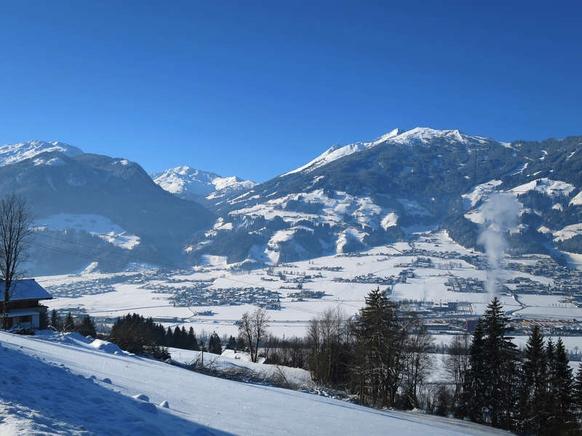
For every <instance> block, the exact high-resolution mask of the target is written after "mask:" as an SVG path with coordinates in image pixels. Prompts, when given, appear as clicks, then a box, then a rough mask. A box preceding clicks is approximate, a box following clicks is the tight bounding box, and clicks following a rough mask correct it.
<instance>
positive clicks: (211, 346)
mask: <svg viewBox="0 0 582 436" xmlns="http://www.w3.org/2000/svg"><path fill="white" fill-rule="evenodd" d="M208 352H209V353H213V354H218V355H220V354H222V343H221V341H220V337H219V336H218V335H217V334H216V332H214V333H212V335H210V339H209V340H208Z"/></svg>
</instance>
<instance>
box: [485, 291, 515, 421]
mask: <svg viewBox="0 0 582 436" xmlns="http://www.w3.org/2000/svg"><path fill="white" fill-rule="evenodd" d="M507 324H508V319H507V317H506V316H505V315H504V314H503V308H502V306H501V303H500V301H499V299H498V298H497V297H495V298H493V300H491V303H489V305H488V306H487V310H486V311H485V315H484V317H483V326H484V333H485V340H484V358H485V360H484V363H485V368H484V373H485V375H486V379H485V382H486V383H485V386H484V388H485V390H484V394H485V406H486V408H487V411H488V415H489V420H490V423H491V425H492V426H494V427H500V428H504V429H507V430H511V429H512V428H513V426H514V422H513V419H512V412H513V410H514V408H515V407H516V406H517V395H516V394H517V393H516V392H515V386H517V385H518V384H519V380H518V372H517V362H518V353H517V347H516V346H515V344H514V343H513V342H512V341H511V338H510V337H508V336H506V331H507Z"/></svg>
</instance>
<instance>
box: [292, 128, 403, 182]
mask: <svg viewBox="0 0 582 436" xmlns="http://www.w3.org/2000/svg"><path fill="white" fill-rule="evenodd" d="M399 134H400V130H399V129H394V130H391V131H390V132H388V133H386V134H385V135H382V136H380V137H379V138H378V139H375V140H374V141H371V142H356V143H354V144H348V145H343V146H340V145H334V146H332V147H330V148H328V149H327V150H326V151H324V152H323V153H322V154H320V155H319V156H317V157H316V158H315V159H313V160H311V161H309V162H307V163H306V164H305V165H303V166H301V167H299V168H296V169H294V170H292V171H289V172H287V173H285V174H283V176H287V175H289V174H295V173H300V172H302V171H311V170H314V169H316V168H319V167H322V166H324V165H327V164H328V163H330V162H333V161H334V160H337V159H340V158H342V157H344V156H349V155H350V154H354V153H358V152H360V151H363V150H367V149H370V148H372V147H375V146H377V145H378V144H382V143H384V142H386V141H387V140H388V139H390V138H394V137H396V136H398V135H399Z"/></svg>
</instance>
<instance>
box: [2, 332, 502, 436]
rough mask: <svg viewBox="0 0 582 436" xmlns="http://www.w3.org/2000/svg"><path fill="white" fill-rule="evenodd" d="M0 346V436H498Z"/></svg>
mask: <svg viewBox="0 0 582 436" xmlns="http://www.w3.org/2000/svg"><path fill="white" fill-rule="evenodd" d="M0 344H1V345H0V367H1V368H2V379H1V381H0V434H2V435H7V436H8V435H22V434H62V435H85V434H98V435H113V434H116V435H175V434H180V435H212V434H241V435H246V434H248V435H251V434H252V435H273V434H289V435H296V434H318V435H319V434H329V435H337V434H345V435H362V434H366V435H384V434H398V435H418V434H431V435H480V434H501V433H502V432H499V431H495V430H493V429H491V428H488V427H482V426H479V425H476V424H472V423H468V422H464V421H460V420H450V419H445V418H439V417H434V416H427V415H422V414H416V413H405V412H395V411H379V410H375V409H369V408H365V407H361V406H357V405H354V404H350V403H347V402H342V401H339V400H334V399H330V398H325V397H322V396H316V395H311V394H306V393H301V392H296V391H290V390H283V389H278V388H272V387H268V386H259V385H252V384H244V383H239V382H234V381H229V380H223V379H218V378H213V377H209V376H206V375H202V374H199V373H195V372H191V371H189V370H186V369H182V368H178V367H175V366H170V365H168V364H166V363H162V362H158V361H153V360H149V359H144V358H140V357H136V356H132V355H128V354H126V353H123V352H121V353H119V352H117V354H115V351H113V353H112V350H111V349H107V347H105V349H103V347H95V346H94V345H92V344H93V342H89V341H83V340H82V339H80V338H75V337H74V336H73V337H72V338H63V337H62V336H46V335H45V336H39V337H27V336H17V335H12V334H9V333H4V332H1V333H0ZM99 348H102V349H99Z"/></svg>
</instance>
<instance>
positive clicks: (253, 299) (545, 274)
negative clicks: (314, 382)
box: [38, 232, 582, 359]
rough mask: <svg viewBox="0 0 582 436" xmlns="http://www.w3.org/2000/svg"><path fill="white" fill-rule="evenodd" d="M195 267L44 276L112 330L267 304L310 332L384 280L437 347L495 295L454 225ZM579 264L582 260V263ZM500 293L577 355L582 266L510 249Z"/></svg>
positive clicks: (70, 305) (520, 319) (228, 326)
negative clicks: (281, 257) (122, 319)
mask: <svg viewBox="0 0 582 436" xmlns="http://www.w3.org/2000/svg"><path fill="white" fill-rule="evenodd" d="M209 260H210V261H212V262H208V263H207V264H206V265H202V266H197V267H194V268H193V269H192V270H174V271H172V270H162V269H148V268H142V269H138V270H136V271H133V272H122V273H115V274H102V273H85V274H78V275H66V276H50V277H40V278H39V279H38V280H39V283H41V284H43V286H44V287H45V288H46V289H47V290H49V291H50V292H51V294H52V295H53V299H52V300H50V301H49V302H48V306H49V308H50V309H53V308H54V309H56V310H57V311H59V312H61V313H62V314H63V316H64V315H65V314H66V313H67V312H69V311H70V312H72V313H75V314H78V315H82V314H89V315H91V316H92V317H93V318H94V319H95V320H96V322H97V325H98V326H99V328H100V329H102V330H103V331H104V332H106V331H107V330H108V329H109V328H110V325H111V324H112V323H113V321H114V320H115V319H116V317H118V316H119V314H123V313H126V312H135V313H138V314H141V315H143V316H146V317H152V318H153V319H154V320H155V321H157V322H161V323H162V324H164V325H166V326H172V327H175V326H184V327H185V328H189V327H193V328H194V329H195V331H198V332H205V333H206V334H208V335H209V334H211V333H213V332H216V333H218V334H219V335H221V336H224V337H228V336H230V335H236V333H237V332H238V321H239V319H240V317H241V315H242V314H243V313H244V312H245V311H248V310H249V309H250V308H252V307H262V308H264V309H266V310H267V311H268V313H269V315H270V319H271V322H270V331H271V333H272V334H274V335H278V336H282V337H283V336H284V337H293V336H297V337H303V336H304V335H305V334H306V331H307V328H308V325H309V322H310V321H311V320H312V319H313V318H314V317H316V316H317V315H318V314H319V313H321V312H323V311H324V310H325V309H326V308H336V307H339V308H340V309H341V310H342V311H343V312H344V313H345V314H346V316H352V315H354V314H356V313H357V312H358V310H359V308H360V307H361V306H362V305H363V303H364V297H365V296H366V295H367V294H368V293H369V292H370V290H372V289H375V288H380V289H381V290H382V291H384V292H385V293H386V295H387V296H389V298H390V299H392V300H394V301H397V302H399V303H400V306H399V307H400V310H402V311H407V312H413V313H415V314H417V315H418V316H419V317H421V318H422V320H423V322H424V324H425V325H426V327H427V329H428V331H429V332H430V333H431V334H432V335H433V338H434V343H435V344H436V345H441V344H444V345H446V344H448V343H449V342H450V341H451V340H452V338H453V337H454V336H455V335H462V334H464V333H471V332H472V330H473V329H474V325H475V321H476V320H477V319H478V318H479V316H481V315H482V314H483V312H484V310H485V307H486V305H487V303H488V302H489V297H490V296H489V294H488V292H487V290H486V281H487V268H486V266H487V261H486V258H485V257H484V254H483V253H480V252H477V251H474V250H470V249H465V248H463V247H461V246H460V245H458V244H456V243H455V242H454V241H452V240H451V239H450V238H449V237H448V236H447V235H446V232H437V233H434V234H432V233H431V234H420V235H418V237H417V238H416V239H415V240H414V241H412V242H400V243H395V244H391V245H386V246H382V247H377V248H374V249H371V250H368V251H364V252H358V253H348V254H339V255H332V256H327V257H322V258H317V259H312V260H306V261H298V262H292V263H285V264H281V265H276V266H265V267H263V268H257V269H254V270H250V271H248V270H245V269H240V268H238V267H237V265H226V264H224V263H223V262H222V261H221V259H215V258H212V259H209ZM578 267H579V268H580V265H578ZM498 292H499V298H500V299H501V302H502V303H503V306H504V308H505V310H506V312H507V314H508V315H510V319H511V327H512V331H511V334H512V335H513V336H515V337H516V342H518V343H519V344H523V342H524V339H523V338H524V337H526V336H527V335H528V334H529V331H530V329H531V324H532V323H535V324H539V325H541V326H543V330H544V332H545V333H546V334H547V335H549V336H555V337H557V336H561V337H563V338H564V340H565V341H566V343H568V344H569V348H570V351H571V354H572V358H573V359H577V358H578V348H580V349H581V350H582V271H581V270H580V269H577V268H576V264H570V265H567V266H564V265H560V264H559V263H558V262H556V261H555V260H554V259H552V258H550V257H549V256H542V255H527V256H521V257H517V256H511V255H507V256H506V259H505V261H504V268H503V271H502V274H501V275H500V277H499V291H498Z"/></svg>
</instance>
